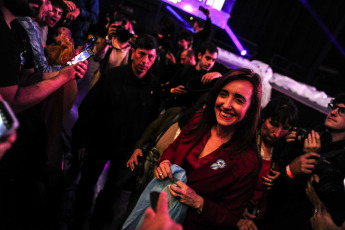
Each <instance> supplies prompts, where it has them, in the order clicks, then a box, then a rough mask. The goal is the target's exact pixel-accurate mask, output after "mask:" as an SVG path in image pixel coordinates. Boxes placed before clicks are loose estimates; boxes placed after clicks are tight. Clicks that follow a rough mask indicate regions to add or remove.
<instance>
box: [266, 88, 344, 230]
mask: <svg viewBox="0 0 345 230" xmlns="http://www.w3.org/2000/svg"><path fill="white" fill-rule="evenodd" d="M328 108H329V113H328V114H327V117H326V119H325V122H324V128H323V130H321V131H320V132H315V131H311V132H310V133H309V134H308V135H307V137H306V138H305V140H304V142H303V143H300V144H302V145H303V152H302V149H301V148H300V147H296V146H298V145H296V142H295V143H293V142H292V143H291V146H290V147H291V148H289V150H288V149H286V152H285V153H282V155H281V159H280V160H281V161H282V162H285V164H284V163H282V164H281V168H280V170H281V172H282V175H281V176H280V177H279V178H278V180H277V181H276V183H275V186H274V187H273V188H272V190H271V191H270V192H271V195H270V197H271V198H272V199H270V200H269V201H268V206H267V213H266V216H265V228H264V229H268V230H270V229H295V230H297V229H311V228H312V229H343V228H342V227H345V222H343V223H342V225H343V226H342V227H340V226H341V224H340V225H339V222H338V226H336V225H335V224H334V222H336V221H335V218H334V216H333V215H332V213H331V212H330V211H331V210H330V208H328V207H327V204H326V205H325V203H327V202H325V201H324V200H329V198H331V197H330V196H332V195H326V196H321V195H320V194H321V193H320V190H319V189H317V188H320V187H319V185H321V183H320V182H321V181H320V180H321V179H322V180H325V178H326V176H328V175H325V173H324V172H322V173H320V170H319V169H320V167H321V166H320V165H321V164H322V163H324V162H326V163H327V164H326V166H327V169H328V168H330V169H332V170H333V168H335V169H336V170H337V172H339V180H338V174H337V175H335V176H333V175H332V176H331V177H327V180H326V182H327V183H328V182H329V181H330V180H332V182H331V183H330V185H331V186H332V187H334V188H335V187H340V193H341V192H343V193H344V194H345V192H344V176H345V93H341V94H339V95H338V96H337V97H335V98H334V100H332V101H331V103H329V104H328ZM327 135H328V136H329V138H324V137H325V136H327ZM326 139H328V140H327V141H325V140H326ZM300 146H301V145H300ZM332 153H333V155H332ZM325 160H326V161H325ZM335 177H337V178H335ZM333 179H334V182H333ZM337 181H340V184H339V183H338V182H337ZM323 182H324V181H323ZM315 184H318V185H315ZM322 184H323V183H322ZM338 185H340V186H338ZM315 186H316V188H315ZM322 189H324V188H322ZM332 189H333V188H332ZM327 190H328V189H327ZM341 197H345V196H343V195H341ZM344 202H345V199H342V198H340V199H338V201H337V202H336V203H338V204H336V205H342V207H344V205H343V203H344ZM326 207H327V208H326ZM341 209H342V210H343V211H341V210H339V211H338V214H339V212H342V213H341V216H343V213H344V214H345V212H344V210H345V209H344V208H341ZM330 213H331V214H330Z"/></svg>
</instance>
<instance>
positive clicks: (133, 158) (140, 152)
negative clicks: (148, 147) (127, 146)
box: [127, 149, 143, 171]
mask: <svg viewBox="0 0 345 230" xmlns="http://www.w3.org/2000/svg"><path fill="white" fill-rule="evenodd" d="M138 156H139V157H142V156H143V150H142V149H135V150H134V152H133V154H132V156H131V158H129V160H128V161H127V168H129V167H130V168H131V170H132V171H133V170H134V169H135V166H136V165H138Z"/></svg>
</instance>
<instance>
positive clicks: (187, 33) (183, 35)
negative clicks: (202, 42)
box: [178, 30, 193, 42]
mask: <svg viewBox="0 0 345 230" xmlns="http://www.w3.org/2000/svg"><path fill="white" fill-rule="evenodd" d="M182 39H183V40H186V41H188V42H192V40H193V34H192V32H190V31H186V30H184V31H182V32H181V33H180V34H179V36H178V40H182Z"/></svg>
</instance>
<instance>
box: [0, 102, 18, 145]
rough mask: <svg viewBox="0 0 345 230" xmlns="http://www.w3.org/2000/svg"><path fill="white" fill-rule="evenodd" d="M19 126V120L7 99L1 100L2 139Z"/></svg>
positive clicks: (0, 127)
mask: <svg viewBox="0 0 345 230" xmlns="http://www.w3.org/2000/svg"><path fill="white" fill-rule="evenodd" d="M18 127H19V122H18V120H17V118H16V116H15V115H14V113H13V111H12V109H11V107H10V106H9V105H8V104H7V102H6V101H0V139H3V138H5V137H7V136H9V135H11V134H12V133H13V132H14V131H15V130H16V129H17V128H18Z"/></svg>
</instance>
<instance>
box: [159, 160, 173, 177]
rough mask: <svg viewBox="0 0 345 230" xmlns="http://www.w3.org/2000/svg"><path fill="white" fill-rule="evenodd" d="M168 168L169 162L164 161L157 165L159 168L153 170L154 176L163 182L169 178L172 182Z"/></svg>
mask: <svg viewBox="0 0 345 230" xmlns="http://www.w3.org/2000/svg"><path fill="white" fill-rule="evenodd" d="M170 166H171V162H170V161H169V160H164V161H162V162H161V163H160V164H159V166H158V167H157V168H156V170H155V175H156V177H157V179H158V180H163V179H165V178H167V177H169V179H170V180H171V181H174V178H173V175H172V173H171V170H170Z"/></svg>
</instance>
